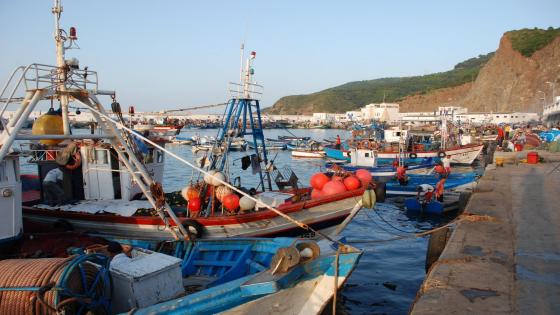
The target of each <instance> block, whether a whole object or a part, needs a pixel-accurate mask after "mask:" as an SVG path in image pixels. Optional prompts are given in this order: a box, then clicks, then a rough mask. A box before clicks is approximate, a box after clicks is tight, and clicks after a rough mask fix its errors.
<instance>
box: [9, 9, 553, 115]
mask: <svg viewBox="0 0 560 315" xmlns="http://www.w3.org/2000/svg"><path fill="white" fill-rule="evenodd" d="M51 7H52V1H48V0H17V1H15V0H14V1H12V0H0V29H1V31H0V43H2V44H1V46H0V81H1V82H2V85H3V84H4V82H5V80H7V78H8V76H9V74H10V73H11V71H12V70H13V69H14V68H16V67H17V66H19V65H27V64H30V63H34V62H39V63H47V64H54V63H55V50H54V41H53V40H52V33H53V24H54V22H53V21H54V19H53V16H52V14H51ZM63 7H64V13H63V15H62V19H61V26H62V28H64V29H68V28H69V27H70V26H75V27H76V28H77V30H78V45H79V46H80V49H79V50H70V51H68V52H67V58H70V57H76V58H78V59H79V60H80V65H81V66H82V67H83V66H89V69H90V70H95V71H97V72H98V74H99V82H100V88H102V89H107V90H116V91H117V97H118V100H119V102H120V103H121V105H122V106H124V108H126V107H127V106H129V105H134V106H135V107H136V108H137V110H141V111H148V110H162V109H177V108H187V107H192V106H201V105H207V104H215V103H221V102H224V101H226V100H227V99H228V98H229V96H228V93H227V89H226V87H227V84H228V82H237V81H238V80H239V68H240V64H239V63H240V60H239V59H240V57H239V56H240V49H239V48H240V44H241V43H242V42H244V43H245V48H246V52H247V53H249V52H250V51H252V50H254V51H256V52H257V58H256V59H255V61H254V69H255V80H256V81H257V82H258V83H259V84H262V85H264V95H263V97H262V99H261V106H262V107H267V106H271V105H273V104H274V102H276V101H277V100H278V99H279V98H280V97H282V96H286V95H294V94H308V93H313V92H317V91H320V90H323V89H326V88H329V87H334V86H337V85H340V84H343V83H346V82H350V81H359V80H371V79H376V78H382V77H394V76H410V75H423V74H429V73H433V72H439V71H446V70H449V69H452V68H453V66H454V65H455V64H457V63H458V62H461V61H463V60H466V59H469V58H472V57H475V56H478V55H480V54H486V53H488V52H491V51H494V50H496V49H497V48H498V44H499V39H500V37H501V36H502V34H503V33H504V32H506V31H509V30H513V29H521V28H533V27H540V28H547V27H549V26H553V27H559V26H560V18H559V15H558V12H560V1H558V0H534V1H526V0H522V1H517V0H509V1H502V0H498V1H488V0H486V1H479V0H471V1H449V0H447V1H431V0H423V1H420V0H417V1H413V0H400V1H399V0H392V1H385V0H370V1H366V0H364V1H350V0H349V1H340V0H339V1H330V0H324V1H319V0H309V1H293V0H285V1H256V0H255V1H249V0H247V1H231V0H230V1H187V0H183V1H180V0H176V1H172V0H167V1H145V0H118V1H117V0H96V1H85V0H72V1H70V0H67V1H63ZM206 111H208V110H206ZM196 113H200V111H199V112H196Z"/></svg>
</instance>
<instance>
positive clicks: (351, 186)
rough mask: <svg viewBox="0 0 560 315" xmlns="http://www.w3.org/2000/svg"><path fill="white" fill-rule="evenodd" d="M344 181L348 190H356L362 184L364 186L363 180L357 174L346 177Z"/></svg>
mask: <svg viewBox="0 0 560 315" xmlns="http://www.w3.org/2000/svg"><path fill="white" fill-rule="evenodd" d="M343 183H344V186H346V189H348V190H356V189H358V188H360V186H362V182H361V181H360V179H359V178H358V177H356V176H348V177H346V178H345V179H344V181H343Z"/></svg>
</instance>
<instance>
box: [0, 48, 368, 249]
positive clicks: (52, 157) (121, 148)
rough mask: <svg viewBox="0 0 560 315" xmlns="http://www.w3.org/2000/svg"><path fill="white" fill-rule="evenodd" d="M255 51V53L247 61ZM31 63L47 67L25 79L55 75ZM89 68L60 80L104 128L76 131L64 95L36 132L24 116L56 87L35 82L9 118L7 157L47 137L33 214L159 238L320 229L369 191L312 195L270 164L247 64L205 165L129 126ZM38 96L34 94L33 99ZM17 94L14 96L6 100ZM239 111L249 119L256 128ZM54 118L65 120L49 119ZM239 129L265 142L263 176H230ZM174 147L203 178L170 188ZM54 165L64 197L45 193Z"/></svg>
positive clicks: (106, 233)
mask: <svg viewBox="0 0 560 315" xmlns="http://www.w3.org/2000/svg"><path fill="white" fill-rule="evenodd" d="M253 58H254V57H250V58H248V64H250V61H251V60H252V59H253ZM29 69H31V70H27V72H26V73H25V74H26V75H27V74H29V73H31V72H33V73H36V72H39V76H37V77H31V76H24V80H23V81H22V82H23V83H24V84H27V85H28V86H37V85H41V84H43V82H42V81H41V80H42V79H41V78H42V77H41V76H44V75H52V73H56V71H55V70H56V69H57V68H56V67H51V66H49V67H44V68H43V66H41V67H39V66H36V68H34V67H31V68H29ZM72 69H73V68H72ZM249 69H250V67H249V65H248V67H246V73H249V72H250V70H249ZM84 71H85V70H79V69H73V70H72V72H70V73H68V74H67V76H66V77H67V78H72V79H74V81H65V82H67V83H68V84H70V82H81V83H80V84H81V85H79V86H71V89H70V87H65V86H64V85H60V86H58V87H55V88H60V89H65V91H64V92H56V93H64V94H65V95H68V96H69V97H71V99H72V101H73V102H75V103H77V104H78V106H80V107H81V108H84V110H89V111H90V112H91V113H92V114H93V116H94V117H95V118H96V120H97V122H98V124H99V127H100V129H101V131H102V132H101V133H99V134H96V135H86V134H78V133H76V134H70V129H69V127H68V126H67V122H68V121H67V106H68V104H67V102H66V101H65V98H64V97H62V101H61V109H62V116H59V115H57V114H53V113H50V114H48V115H45V117H44V118H42V119H38V120H37V121H36V122H35V123H36V128H37V133H35V134H34V135H31V136H29V135H27V136H26V135H21V134H20V133H19V129H20V126H21V124H22V121H25V120H26V119H27V117H28V115H29V113H30V112H31V111H32V110H33V108H34V107H35V106H36V105H37V102H38V101H39V100H40V99H43V98H44V97H48V95H46V94H43V93H46V92H44V91H45V90H44V89H39V90H36V91H35V92H34V93H35V94H31V93H28V94H29V95H28V96H27V99H23V103H20V106H21V107H20V110H19V112H20V114H19V115H20V117H19V119H14V120H12V121H10V122H9V123H8V128H5V130H4V132H3V133H2V140H3V141H2V143H3V144H4V145H3V146H2V148H1V150H0V157H2V158H4V157H5V156H6V154H7V153H8V151H9V150H10V149H11V147H12V144H13V141H15V140H24V141H30V140H32V141H43V143H40V144H38V143H36V142H34V143H31V144H30V145H29V148H28V149H27V153H26V154H29V155H30V156H31V161H30V162H31V163H33V164H35V165H36V166H37V174H35V175H36V177H35V178H33V177H31V176H27V177H24V178H22V180H26V181H34V182H35V183H25V184H24V187H25V188H26V189H25V192H24V198H23V201H24V207H23V215H24V217H25V218H26V219H27V220H29V221H31V222H37V223H41V224H46V225H50V226H52V225H54V224H60V223H63V224H64V225H65V226H68V228H71V229H74V230H76V231H82V232H90V233H95V234H96V235H99V236H103V237H107V238H113V237H126V238H129V239H138V240H146V239H155V240H158V241H167V240H171V239H176V238H181V237H188V235H189V234H192V235H195V236H198V237H206V238H224V237H249V236H250V237H253V236H276V235H299V234H301V233H302V232H307V230H306V229H305V227H302V226H300V225H296V224H294V222H293V221H292V220H298V221H300V222H306V226H309V227H311V228H314V229H318V230H321V229H327V228H332V227H334V226H336V225H338V224H339V223H341V222H342V221H343V220H344V219H345V218H346V217H347V216H348V215H349V213H350V211H351V209H352V208H353V207H354V206H355V204H356V197H359V196H361V195H362V193H363V192H364V189H365V188H356V189H354V190H351V191H344V192H340V193H336V194H331V195H329V196H326V197H324V198H320V199H312V198H311V189H310V188H302V187H299V186H298V177H297V175H296V174H295V173H294V172H293V171H292V170H290V169H277V168H276V167H274V166H272V167H270V165H269V164H270V163H269V160H268V157H267V155H266V149H263V150H260V149H259V148H266V144H265V143H264V135H263V132H262V125H261V117H260V105H259V102H258V100H256V99H254V98H252V97H251V96H252V95H253V94H252V92H251V91H254V89H256V88H258V87H259V86H258V85H255V84H253V83H251V82H249V80H250V75H249V74H248V75H247V77H248V79H247V81H246V82H244V84H243V85H242V87H243V90H242V91H241V94H240V95H239V96H238V97H234V98H232V99H231V100H230V101H229V102H228V107H227V113H228V115H226V116H225V117H224V121H223V123H222V124H221V125H222V126H223V127H222V129H220V130H219V132H218V136H217V137H216V140H215V142H214V143H213V149H212V150H210V151H209V153H208V163H207V164H206V165H207V166H205V169H204V170H203V169H201V168H198V167H196V166H195V165H194V164H193V163H191V162H189V161H186V160H184V159H182V158H181V157H179V156H177V155H175V154H173V153H172V152H170V151H168V150H166V149H165V148H164V147H163V146H162V145H161V144H158V143H157V142H154V141H152V140H150V139H148V138H146V137H144V136H142V135H140V134H138V133H135V132H133V130H131V129H130V128H128V127H126V125H127V124H126V121H124V119H122V115H121V114H120V112H119V108H120V105H119V104H118V102H117V101H116V98H115V92H113V91H105V90H100V89H98V88H97V86H98V84H99V82H97V81H86V82H84V81H83V76H84V75H85V76H86V77H88V78H97V75H96V74H95V75H94V74H93V73H91V76H90V75H89V74H90V73H89V72H88V73H87V74H86V73H85V72H84ZM88 71H89V70H88ZM73 76H76V77H77V78H74V77H73ZM66 77H65V78H66ZM80 78H82V79H81V80H82V81H80V80H79V79H80ZM88 80H89V79H88ZM50 82H51V81H50V80H49V81H48V83H44V84H45V85H46V84H50ZM84 86H85V88H84ZM47 87H49V88H52V87H51V86H48V85H47ZM55 91H58V90H55ZM101 93H102V94H103V95H108V96H110V97H111V99H112V102H113V104H112V106H111V107H112V109H113V114H114V115H116V117H117V119H116V120H115V119H113V118H111V117H110V116H109V115H108V114H107V112H106V111H105V109H104V107H103V106H102V104H101V102H100V101H99V100H98V98H97V97H96V95H99V94H101ZM31 97H35V99H33V102H30V103H27V102H28V101H29V100H31ZM10 102H11V100H10V99H9V98H8V101H7V103H10ZM65 102H66V103H65ZM21 104H24V105H21ZM244 115H245V116H244ZM65 117H66V118H65ZM240 121H249V122H250V125H249V128H247V127H248V126H247V124H240V123H239V122H240ZM53 122H54V123H53ZM52 126H55V127H56V126H58V127H59V128H54V129H52V130H51V129H47V127H52ZM64 126H67V127H64ZM41 128H43V129H42V130H41ZM231 135H236V136H237V137H239V138H243V137H244V136H245V135H252V136H253V140H252V142H253V144H257V145H256V146H255V149H253V150H254V151H253V153H252V154H249V155H248V157H249V161H250V163H249V165H250V166H251V169H249V170H247V172H251V171H252V170H253V169H254V170H255V172H256V173H258V176H259V184H258V186H248V185H244V184H245V183H242V182H241V178H239V180H237V181H236V182H235V185H233V184H232V183H230V181H229V180H230V178H229V176H228V175H227V174H226V173H225V171H224V169H225V166H226V162H227V160H228V154H229V152H230V150H229V149H228V150H221V149H220V148H229V147H230V145H231V143H232V142H233V141H234V139H235V138H234V137H232V136H231ZM62 141H64V142H62ZM259 144H260V145H259ZM214 149H215V150H214ZM166 155H171V156H172V157H174V158H176V159H178V160H179V161H181V162H182V163H184V164H186V165H188V166H189V167H192V168H193V169H195V170H197V171H198V172H199V176H198V177H197V178H196V179H195V180H196V182H193V184H192V185H189V187H185V189H184V190H183V192H173V193H170V194H164V193H163V190H162V188H161V184H160V183H161V182H162V180H163V167H164V159H165V156H166ZM252 156H254V157H255V158H251V157H252ZM256 157H259V158H256ZM55 168H59V169H61V170H62V173H63V180H62V186H61V189H62V193H61V194H59V195H58V196H57V197H59V199H60V200H56V201H55V202H53V201H52V200H48V199H49V198H46V197H47V195H46V191H45V182H44V179H45V177H46V175H47V173H48V172H49V171H50V170H52V169H55ZM216 173H219V174H218V176H215V174H216ZM231 181H232V182H233V181H234V179H233V178H231ZM273 183H274V184H275V185H276V187H275V188H273V186H272V185H273ZM194 195H196V198H194V197H193V196H194ZM226 196H229V197H228V198H226V199H228V200H229V202H223V201H222V200H221V199H222V197H226ZM170 203H171V204H172V205H173V209H172V208H171V205H170Z"/></svg>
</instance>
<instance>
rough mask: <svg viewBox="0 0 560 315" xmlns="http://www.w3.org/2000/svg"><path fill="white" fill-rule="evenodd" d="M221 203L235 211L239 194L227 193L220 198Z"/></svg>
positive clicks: (237, 206)
mask: <svg viewBox="0 0 560 315" xmlns="http://www.w3.org/2000/svg"><path fill="white" fill-rule="evenodd" d="M222 205H223V206H224V208H226V209H227V210H229V211H235V210H236V209H237V208H239V196H238V195H236V194H229V195H227V196H224V197H223V198H222Z"/></svg>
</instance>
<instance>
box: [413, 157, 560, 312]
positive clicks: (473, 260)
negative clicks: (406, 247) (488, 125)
mask: <svg viewBox="0 0 560 315" xmlns="http://www.w3.org/2000/svg"><path fill="white" fill-rule="evenodd" d="M523 153H524V154H525V156H526V154H527V152H523ZM523 153H521V152H512V153H507V154H504V153H501V152H496V155H495V156H494V158H499V157H502V158H504V157H505V158H506V163H504V167H495V166H494V164H490V165H489V167H488V168H487V171H486V173H485V175H484V176H483V177H482V178H481V179H480V182H479V185H478V189H477V191H476V192H475V193H474V194H473V196H472V197H471V200H470V201H469V203H468V205H467V207H466V209H465V213H464V216H463V217H462V218H463V219H461V220H459V222H458V223H457V224H456V226H455V228H454V229H453V232H452V233H451V234H450V236H449V239H448V241H447V244H446V246H445V248H444V249H443V252H442V253H441V256H440V257H439V259H438V260H437V261H436V262H435V263H434V264H433V265H432V266H431V268H430V269H429V271H428V274H427V276H426V279H425V280H424V283H423V284H422V286H421V288H420V290H419V292H418V296H417V300H416V302H415V303H414V304H413V306H412V307H411V314H436V313H437V314H464V313H472V314H497V313H500V314H515V313H520V314H554V313H556V312H557V310H558V309H559V308H560V243H558V239H559V237H560V194H559V193H558V192H559V191H558V187H560V170H559V169H556V170H555V171H552V170H553V169H554V168H555V167H556V166H557V164H558V163H559V162H558V161H559V160H560V154H558V153H552V154H551V153H547V154H544V153H541V156H544V160H545V162H546V161H548V162H550V163H539V164H526V163H523V156H521V154H523ZM555 161H556V162H555ZM520 162H521V163H520Z"/></svg>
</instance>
